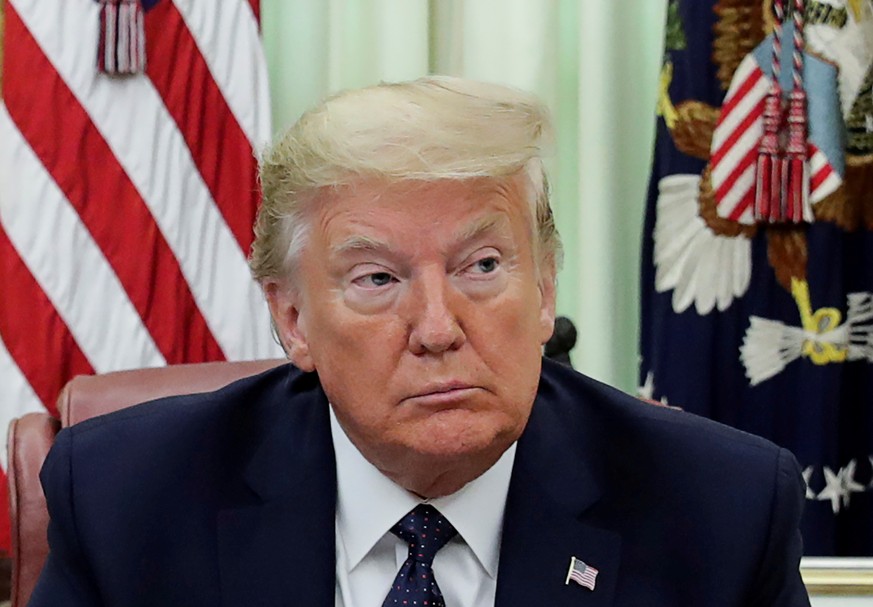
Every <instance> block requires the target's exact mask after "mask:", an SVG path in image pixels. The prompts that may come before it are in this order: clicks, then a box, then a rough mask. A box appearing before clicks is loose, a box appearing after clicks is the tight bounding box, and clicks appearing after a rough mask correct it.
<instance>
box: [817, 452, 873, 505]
mask: <svg viewBox="0 0 873 607" xmlns="http://www.w3.org/2000/svg"><path fill="white" fill-rule="evenodd" d="M856 467H857V462H855V460H854V459H853V460H852V461H850V462H849V463H848V465H847V466H846V467H845V468H840V470H839V472H837V473H834V471H833V470H831V469H830V468H829V467H827V466H825V467H824V468H823V470H824V475H825V488H824V489H823V490H822V492H821V493H819V494H818V498H817V499H818V500H819V501H825V500H830V502H831V509H832V510H833V511H834V514H838V513H839V512H840V502H842V506H843V508H848V507H849V500H850V499H851V497H852V493H863V492H864V491H866V487H864V486H863V485H861V484H860V483H858V482H857V481H856V480H855V468H856Z"/></svg>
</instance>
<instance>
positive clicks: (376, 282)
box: [353, 272, 394, 289]
mask: <svg viewBox="0 0 873 607" xmlns="http://www.w3.org/2000/svg"><path fill="white" fill-rule="evenodd" d="M393 281H394V276H392V275H391V274H390V273H389V272H373V273H371V274H364V275H362V276H359V277H358V278H355V279H354V281H353V282H354V283H355V284H357V285H358V286H360V287H364V288H365V289H375V288H378V287H384V286H385V285H388V284H391V282H393Z"/></svg>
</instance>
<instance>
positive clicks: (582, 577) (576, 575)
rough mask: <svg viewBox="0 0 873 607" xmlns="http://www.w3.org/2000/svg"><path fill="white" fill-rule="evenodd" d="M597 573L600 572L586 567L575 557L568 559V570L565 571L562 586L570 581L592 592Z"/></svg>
mask: <svg viewBox="0 0 873 607" xmlns="http://www.w3.org/2000/svg"><path fill="white" fill-rule="evenodd" d="M598 573H600V572H599V571H597V569H595V568H594V567H592V566H591V565H586V564H585V563H584V562H582V561H580V560H579V559H577V558H576V557H575V556H573V557H570V569H569V571H567V580H566V581H565V582H564V585H568V584H569V583H570V580H573V581H574V582H576V583H577V584H579V585H580V586H585V588H587V589H588V590H594V585H595V584H596V583H597V574H598Z"/></svg>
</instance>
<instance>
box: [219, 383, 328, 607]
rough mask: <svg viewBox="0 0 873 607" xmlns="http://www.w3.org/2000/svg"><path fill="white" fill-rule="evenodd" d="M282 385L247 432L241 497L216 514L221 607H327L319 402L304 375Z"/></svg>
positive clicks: (323, 418) (324, 440)
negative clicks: (249, 443) (249, 445)
mask: <svg viewBox="0 0 873 607" xmlns="http://www.w3.org/2000/svg"><path fill="white" fill-rule="evenodd" d="M310 382H314V385H313V384H311V383H310ZM289 384H290V385H289ZM282 388H283V389H282V390H281V391H279V392H278V393H277V394H275V395H271V400H272V401H273V402H272V403H271V405H270V407H269V411H268V412H266V413H265V414H264V415H261V416H260V419H258V420H257V421H255V422H254V423H253V427H252V429H251V431H252V434H253V436H254V437H256V438H254V440H253V441H252V450H251V453H250V456H249V457H248V458H246V459H247V464H246V466H245V471H244V478H245V482H246V484H247V489H248V490H249V491H248V494H247V497H246V498H245V499H237V500H236V501H237V503H235V504H231V505H229V507H228V508H226V509H224V510H222V511H221V512H220V513H219V516H218V549H219V566H220V579H221V597H222V605H225V606H227V607H230V606H231V605H233V606H236V605H261V606H263V607H280V606H288V605H332V604H333V602H334V592H335V568H336V566H335V561H336V556H335V539H334V536H335V532H334V512H335V509H336V466H335V463H334V453H333V445H332V442H331V437H330V425H329V417H328V409H327V406H328V405H327V399H326V398H325V396H324V394H323V393H322V392H321V390H320V388H318V386H317V379H316V378H315V377H314V375H311V374H310V375H308V376H307V375H304V376H300V375H296V374H294V375H292V377H291V378H290V381H289V382H283V383H282Z"/></svg>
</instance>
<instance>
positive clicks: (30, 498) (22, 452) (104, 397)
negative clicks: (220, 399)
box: [7, 360, 286, 607]
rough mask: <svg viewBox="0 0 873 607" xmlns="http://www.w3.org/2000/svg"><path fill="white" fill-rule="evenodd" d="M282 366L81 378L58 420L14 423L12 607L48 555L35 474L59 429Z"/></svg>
mask: <svg viewBox="0 0 873 607" xmlns="http://www.w3.org/2000/svg"><path fill="white" fill-rule="evenodd" d="M284 362H286V361H284V360H261V361H248V362H233V363H229V362H219V363H201V364H190V365H173V366H169V367H161V368H154V369H136V370H132V371H119V372H115V373H107V374H105V375H87V376H86V375H83V376H79V377H76V378H74V379H72V380H71V381H70V382H69V383H68V384H67V385H66V386H65V387H64V389H63V390H62V391H61V394H60V396H58V411H59V412H60V416H61V419H60V420H58V419H55V418H53V417H51V416H50V415H49V414H48V413H29V414H27V415H25V416H23V417H21V418H19V419H16V420H13V421H12V423H11V424H10V426H9V436H8V443H7V449H8V453H9V467H8V471H7V473H8V476H9V504H10V520H11V522H12V597H11V598H12V607H23V606H24V605H26V604H27V601H28V600H29V599H30V595H31V593H32V592H33V588H34V586H35V585H36V581H37V578H38V577H39V573H40V571H41V570H42V567H43V564H44V563H45V559H46V556H47V555H48V541H47V538H46V530H47V528H48V511H47V510H46V503H45V495H43V492H42V486H41V485H40V483H39V471H40V468H42V464H43V462H44V461H45V457H46V455H47V454H48V451H49V449H50V448H51V446H52V443H53V442H54V440H55V435H56V434H57V433H58V431H59V430H60V429H61V428H66V427H67V426H71V425H73V424H75V423H78V422H80V421H83V420H86V419H88V418H91V417H95V416H97V415H102V414H104V413H110V412H112V411H117V410H118V409H123V408H125V407H129V406H131V405H135V404H137V403H141V402H145V401H148V400H152V399H155V398H160V397H163V396H172V395H175V394H191V393H195V392H208V391H211V390H217V389H218V388H222V387H224V386H226V385H227V384H229V383H231V382H233V381H235V380H237V379H240V378H242V377H247V376H249V375H255V374H256V373H260V372H261V371H265V370H267V369H270V368H272V367H275V366H277V365H279V364H282V363H284Z"/></svg>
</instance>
